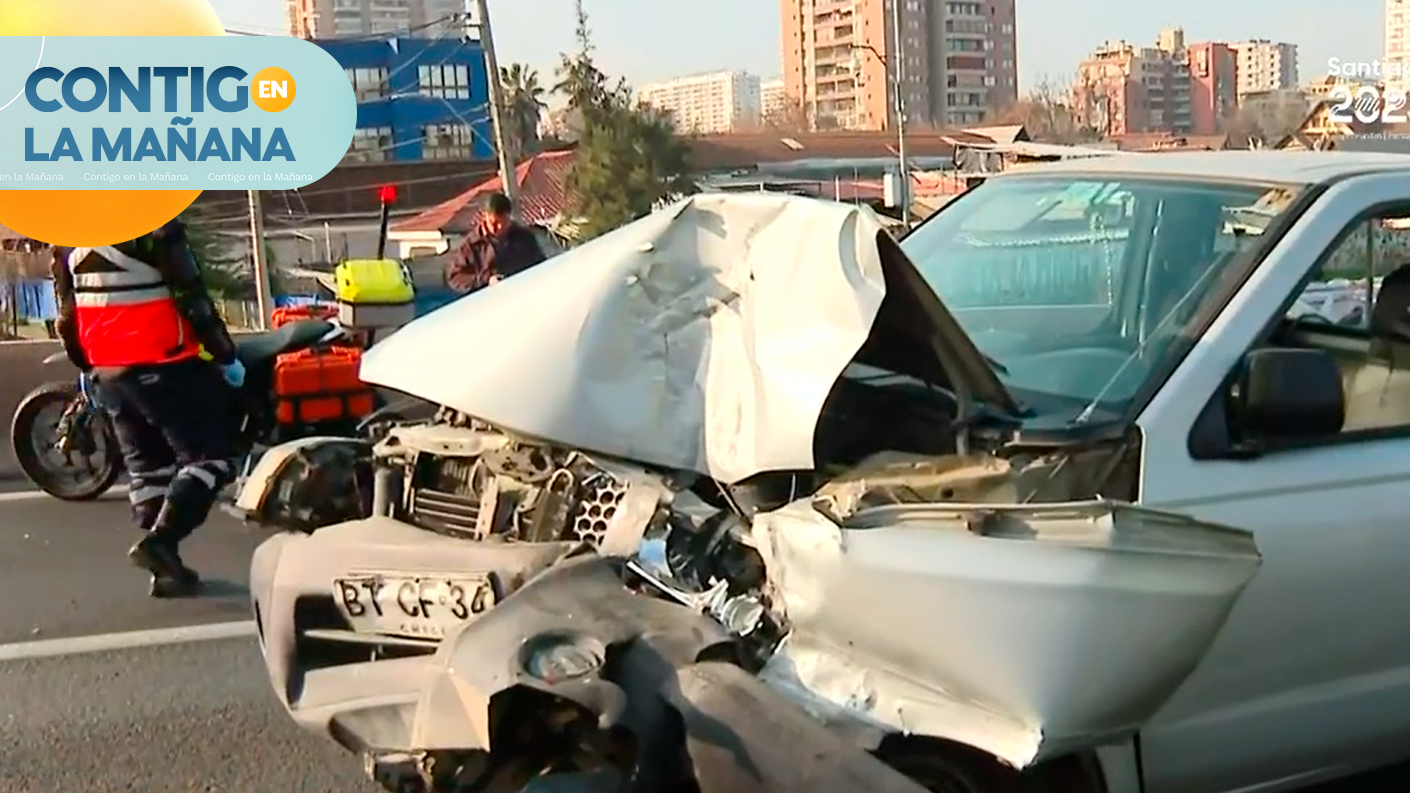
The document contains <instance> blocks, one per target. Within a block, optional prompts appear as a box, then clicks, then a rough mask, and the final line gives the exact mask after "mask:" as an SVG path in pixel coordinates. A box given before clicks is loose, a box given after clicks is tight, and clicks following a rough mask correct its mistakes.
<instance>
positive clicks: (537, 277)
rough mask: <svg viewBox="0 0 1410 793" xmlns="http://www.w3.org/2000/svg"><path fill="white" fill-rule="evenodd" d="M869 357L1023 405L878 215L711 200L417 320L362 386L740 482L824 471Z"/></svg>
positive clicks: (371, 356) (766, 201) (788, 200)
mask: <svg viewBox="0 0 1410 793" xmlns="http://www.w3.org/2000/svg"><path fill="white" fill-rule="evenodd" d="M888 287H889V288H890V290H891V291H890V293H889V294H888ZM888 298H889V299H888ZM884 304H885V306H884ZM884 308H885V310H883V309H884ZM879 316H881V317H882V320H883V321H881V322H878V317H879ZM881 329H884V330H885V333H886V338H885V339H881V338H878V334H879V333H880V330H881ZM864 348H865V349H864ZM859 351H862V354H861V355H859V354H858V353H859ZM854 358H855V359H856V360H858V361H860V362H867V363H873V364H875V365H880V366H882V367H883V368H887V369H890V370H891V371H896V372H900V373H903V374H910V375H913V376H916V377H919V378H920V379H922V380H925V381H927V382H931V383H934V384H936V385H940V386H944V387H952V388H956V389H959V390H961V391H963V392H964V394H965V395H966V398H967V397H968V396H973V397H974V398H977V399H981V400H987V401H990V402H996V403H998V404H999V407H1001V408H1003V407H1005V406H1006V405H1008V404H1011V400H1010V399H1009V398H1008V395H1007V393H1006V392H1005V391H1004V390H1003V387H1002V386H1001V385H999V383H998V381H997V379H996V378H995V376H994V374H993V372H992V370H990V369H989V368H988V366H987V365H986V364H985V363H984V362H983V359H982V356H980V354H979V352H978V351H977V350H976V349H975V348H974V347H973V345H972V344H971V343H970V342H969V340H968V338H967V337H965V336H964V334H963V332H962V331H960V330H959V326H958V325H957V324H956V323H955V322H954V319H953V318H952V317H950V316H949V313H948V312H947V311H946V310H945V309H944V307H943V306H942V305H941V303H940V301H939V299H938V298H937V297H936V296H935V294H934V293H933V292H932V291H931V290H930V289H929V287H928V286H926V285H925V282H924V280H923V279H921V278H920V276H919V274H918V273H916V271H915V270H914V268H913V267H912V266H911V265H910V263H909V262H908V261H907V260H906V259H905V256H904V254H902V253H901V251H900V248H899V247H897V246H896V245H895V243H894V242H893V241H892V240H891V238H890V236H889V235H888V234H887V233H886V232H885V231H884V228H883V226H882V225H881V222H880V220H879V219H878V218H877V217H876V215H875V214H874V213H873V212H872V211H871V210H870V209H868V208H865V207H857V206H849V205H845V204H840V203H833V202H825V201H817V200H813V199H807V198H799V197H795V196H787V195H779V194H716V195H701V196H695V197H693V198H690V199H688V200H686V201H683V202H681V203H679V204H676V205H674V206H672V207H670V208H668V209H665V210H662V211H660V212H657V213H655V214H652V215H650V216H648V217H645V218H643V219H641V220H638V221H636V222H634V223H631V224H629V225H627V226H624V227H622V228H620V229H617V230H616V231H613V232H612V233H610V234H607V235H604V236H603V237H600V238H598V239H596V240H593V241H591V242H589V243H587V244H585V245H583V246H581V247H578V248H576V249H573V250H571V251H568V252H566V253H563V254H561V255H559V256H556V257H554V258H552V259H550V260H549V261H547V262H545V263H544V264H542V265H540V266H538V267H536V268H534V269H532V270H530V271H528V272H526V273H523V274H520V275H517V276H515V277H513V278H510V279H507V280H505V281H504V282H502V283H500V284H498V285H496V286H494V287H493V288H490V289H486V290H483V291H481V292H477V293H475V294H472V295H469V296H467V297H465V298H462V299H460V300H457V301H456V302H454V303H452V304H450V305H448V306H446V307H444V308H442V309H440V310H438V311H435V312H433V313H431V314H429V315H427V316H425V317H422V318H420V319H417V320H416V321H414V322H412V323H410V324H409V325H407V326H406V327H404V328H402V329H401V330H399V331H398V332H396V333H395V334H394V335H392V336H391V337H389V338H388V339H386V340H385V341H383V342H382V343H380V344H378V345H376V346H375V347H373V348H372V349H371V350H370V351H368V353H367V355H366V357H365V359H364V362H363V367H362V379H363V380H364V381H365V382H368V383H371V384H374V385H380V386H385V387H388V388H393V389H397V390H399V391H402V392H405V393H408V394H411V395H413V396H417V397H420V398H422V399H426V400H429V401H431V402H435V403H438V404H441V405H445V406H447V407H451V408H454V409H456V410H459V411H461V412H463V413H466V414H469V415H472V416H475V417H476V418H479V419H481V420H484V421H487V422H490V423H491V424H494V425H496V426H498V427H501V428H503V429H505V430H508V431H510V432H515V433H519V434H522V435H525V436H529V437H536V438H541V439H545V440H552V441H554V442H556V443H559V444H562V445H566V446H572V447H576V448H580V449H585V450H590V451H594V452H598V453H602V454H605V455H611V456H615V457H619V458H625V459H630V460H635V461H638V462H641V463H645V464H647V465H654V466H660V467H663V468H669V469H675V470H687V471H694V472H698V473H702V474H705V475H708V476H710V477H712V478H714V479H717V480H720V481H722V482H726V483H733V482H737V481H740V480H742V479H746V478H748V477H750V476H753V475H755V474H757V473H760V472H764V471H771V470H803V469H809V468H812V467H813V464H814V461H813V433H814V429H815V427H816V425H817V422H818V418H819V414H820V412H821V410H822V407H823V403H824V401H825V399H826V398H827V396H828V393H829V391H830V390H831V389H832V387H833V385H834V383H835V382H836V381H837V379H838V378H839V376H841V374H842V372H843V370H844V369H845V368H846V367H847V366H848V364H849V363H850V362H851V361H852V360H853V359H854Z"/></svg>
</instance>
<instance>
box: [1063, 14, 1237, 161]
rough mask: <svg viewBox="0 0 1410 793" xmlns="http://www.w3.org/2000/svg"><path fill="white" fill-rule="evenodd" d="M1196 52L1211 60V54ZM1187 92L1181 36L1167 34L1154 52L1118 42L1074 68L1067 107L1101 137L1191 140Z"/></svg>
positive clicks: (1187, 70) (1177, 31)
mask: <svg viewBox="0 0 1410 793" xmlns="http://www.w3.org/2000/svg"><path fill="white" fill-rule="evenodd" d="M1201 51H1203V52H1206V53H1207V54H1209V55H1212V56H1213V57H1215V58H1216V59H1217V55H1216V54H1215V53H1217V52H1218V50H1217V49H1216V48H1212V47H1202V48H1201ZM1210 66H1211V67H1212V68H1211V71H1212V70H1213V68H1217V64H1215V63H1210ZM1206 79H1208V78H1206ZM1210 82H1211V83H1214V84H1217V77H1216V78H1215V79H1213V80H1211V81H1210ZM1191 87H1192V86H1191V76H1190V63H1189V53H1188V52H1187V50H1186V47H1185V34H1184V31H1183V30H1181V29H1180V28H1167V29H1165V30H1163V31H1161V34H1160V36H1159V38H1158V40H1157V44H1156V46H1154V47H1142V46H1137V45H1135V44H1132V43H1130V42H1127V41H1124V40H1119V41H1108V42H1106V43H1105V44H1103V45H1101V46H1100V47H1097V48H1096V49H1095V50H1093V51H1092V54H1091V55H1090V56H1088V57H1087V58H1086V59H1085V60H1083V61H1082V63H1081V64H1080V65H1078V67H1077V79H1076V81H1075V82H1074V83H1073V86H1072V102H1073V107H1074V109H1075V111H1076V114H1077V116H1078V117H1079V120H1080V121H1081V123H1084V124H1086V125H1088V126H1090V127H1092V128H1093V129H1096V130H1098V131H1100V132H1101V133H1102V134H1105V135H1130V134H1135V133H1141V132H1171V133H1176V134H1195V128H1194V118H1193V116H1192V114H1191V103H1190V99H1191Z"/></svg>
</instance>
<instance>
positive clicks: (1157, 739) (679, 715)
mask: <svg viewBox="0 0 1410 793" xmlns="http://www.w3.org/2000/svg"><path fill="white" fill-rule="evenodd" d="M1407 172H1410V164H1408V163H1407V162H1406V161H1405V160H1402V159H1401V158H1393V157H1373V156H1366V155H1349V154H1326V153H1308V154H1287V153H1261V152H1256V153H1237V154H1228V155H1225V154H1207V153H1200V154H1163V155H1158V156H1156V155H1151V156H1139V155H1133V156H1122V157H1113V158H1103V159H1096V160H1084V161H1079V162H1072V163H1062V164H1054V165H1048V166H1042V167H1034V168H1030V169H1025V170H1023V171H1021V172H1017V173H1012V174H1005V175H1002V176H999V177H995V178H992V179H990V180H988V181H986V182H985V183H984V184H983V185H981V186H979V187H978V188H976V189H974V190H972V191H971V192H969V193H968V194H966V195H965V196H963V197H961V198H959V199H957V200H956V201H954V202H952V203H951V204H949V205H948V206H947V207H946V208H944V209H943V210H942V211H941V212H939V213H938V214H937V215H935V216H934V217H933V218H931V219H930V220H928V221H927V222H926V223H925V224H924V225H922V226H921V227H920V228H918V229H917V230H916V231H914V232H913V233H912V234H911V235H910V236H908V237H907V238H906V239H905V240H904V241H903V242H902V243H901V245H900V246H898V245H897V244H896V243H895V242H893V241H892V239H891V238H890V237H889V236H888V235H887V234H886V233H884V231H883V229H882V226H881V224H880V223H879V221H878V220H877V218H876V217H875V216H874V215H873V214H872V213H871V212H870V211H869V210H866V209H863V208H856V207H850V206H846V205H842V204H836V203H830V202H819V201H813V200H808V199H801V198H793V197H786V196H777V195H768V194H763V195H754V194H750V195H707V196H698V197H695V198H692V199H690V200H687V201H685V202H683V203H681V204H679V205H677V206H674V207H672V208H670V209H668V210H664V211H662V212H659V213H657V214H655V215H652V216H650V217H648V218H645V219H643V220H641V221H638V222H636V223H633V224H631V225H629V226H627V227H624V228H622V229H620V230H618V231H616V232H613V233H612V234H609V235H607V236H605V237H602V238H600V239H598V240H595V241H593V242H591V243H588V244H586V245H584V246H582V247H580V248H577V249H575V250H573V251H570V252H568V253H565V254H563V255H561V256H559V257H556V258H555V259H553V260H551V261H550V262H549V263H546V264H545V265H543V266H541V267H539V268H536V269H534V270H532V271H529V272H528V273H525V274H523V275H520V276H516V277H515V278H512V279H509V280H507V281H505V282H503V283H501V284H499V285H498V286H496V287H494V288H493V289H490V290H486V291H484V292H482V293H477V294H475V295H473V296H471V297H468V298H465V299H463V300H460V301H458V302H456V303H454V304H452V305H450V306H447V307H446V308H443V309H441V310H439V311H437V312H435V313H433V314H431V315H429V316H427V317H424V318H422V319H419V320H417V321H416V322H414V323H412V324H411V325H409V326H407V327H406V328H404V329H403V330H401V331H399V332H398V333H396V334H395V335H394V336H392V337H391V338H389V339H388V340H386V341H384V342H383V343H381V344H379V345H378V346H377V347H376V348H374V349H373V350H372V351H371V352H370V353H369V354H368V356H367V358H366V361H365V364H364V370H363V375H364V379H366V380H367V381H369V382H372V383H375V384H378V385H382V386H386V387H390V388H395V389H397V390H400V391H403V392H406V393H409V394H412V395H415V396H417V397H420V398H423V399H425V400H428V401H430V402H433V403H435V404H437V405H440V406H442V407H441V411H440V413H439V414H438V415H437V417H436V419H435V420H433V421H429V422H421V423H411V424H402V425H399V426H394V427H392V428H391V429H390V430H389V431H388V432H387V433H386V435H385V436H384V437H383V438H382V439H381V440H380V442H378V443H376V444H375V446H372V445H368V444H365V443H362V442H359V441H352V440H340V439H331V438H324V439H305V440H301V441H297V442H295V443H292V444H288V445H286V446H283V447H278V448H276V449H274V450H272V451H270V452H269V453H267V454H266V456H265V457H264V458H263V459H262V460H261V462H260V464H259V466H258V467H257V468H256V470H255V471H254V472H253V473H252V475H251V476H250V478H249V481H248V483H247V485H246V486H245V488H244V490H243V491H242V492H241V494H240V495H239V499H238V503H239V505H240V507H241V508H242V509H244V510H245V511H246V513H247V514H248V515H249V516H250V517H251V518H252V519H253V520H256V521H260V522H262V523H266V524H270V525H277V526H281V527H284V528H287V529H290V531H288V532H286V533H283V534H280V535H278V536H276V537H274V538H273V539H271V540H269V541H268V542H266V543H265V544H264V545H262V546H261V547H260V549H259V550H258V552H257V553H256V556H255V559H254V562H253V570H252V586H251V589H252V597H253V601H254V609H255V616H256V619H257V621H258V625H259V634H260V642H261V647H262V648H263V651H264V653H265V657H266V660H267V662H268V666H269V670H270V675H271V680H272V682H273V684H274V688H275V690H276V692H277V693H278V695H279V697H280V699H281V700H282V701H283V702H284V704H285V705H286V706H287V708H288V709H289V712H290V713H291V714H292V715H293V717H294V718H295V719H296V720H297V721H298V722H300V723H301V724H303V725H304V726H306V727H307V728H309V729H312V730H315V731H319V732H323V733H325V734H327V735H329V736H330V737H332V738H333V739H334V740H336V741H337V742H338V743H340V744H341V745H343V746H344V747H346V748H348V749H349V750H351V751H354V752H357V753H360V754H362V755H364V756H365V757H366V758H367V762H368V768H369V770H370V771H371V772H372V774H373V776H374V777H375V778H377V779H378V780H379V781H381V782H382V783H383V784H384V785H386V786H387V787H388V789H392V790H416V791H433V792H434V793H444V792H447V791H471V790H513V789H516V788H518V787H520V786H523V785H525V784H529V783H530V782H531V781H532V780H535V779H536V778H539V777H541V776H542V775H544V774H549V773H558V772H588V771H592V772H597V773H599V774H600V775H602V776H599V777H594V779H596V780H598V782H599V783H600V784H601V785H602V787H601V789H604V790H632V791H652V792H653V793H654V792H655V791H663V790H670V791H676V790H682V791H686V790H699V791H702V793H726V792H727V791H728V793H735V792H736V791H762V790H773V791H791V792H796V791H800V790H803V789H805V788H806V789H807V790H808V791H809V793H820V792H821V791H832V790H861V789H866V790H873V791H882V790H885V791H891V790H895V791H905V790H909V791H917V790H932V791H942V790H943V791H970V792H972V793H998V792H1000V791H1014V790H1049V789H1052V790H1057V789H1061V790H1079V791H1093V792H1095V791H1111V792H1112V793H1125V792H1126V791H1131V793H1137V792H1139V793H1215V792H1216V791H1234V790H1253V789H1257V790H1278V789H1285V788H1289V787H1294V786H1300V785H1304V784H1308V783H1310V782H1312V781H1315V780H1317V779H1319V778H1329V777H1334V776H1339V775H1342V774H1346V773H1350V772H1352V771H1356V770H1360V769H1362V768H1365V767H1369V766H1373V765H1377V764H1380V763H1383V762H1387V761H1390V760H1394V759H1397V758H1399V757H1401V756H1404V755H1406V754H1410V752H1407V750H1406V749H1404V748H1402V745H1403V741H1402V740H1401V737H1402V736H1403V735H1404V733H1405V728H1406V727H1410V724H1406V723H1403V722H1410V716H1407V715H1404V714H1406V713H1410V708H1406V707H1402V705H1404V704H1406V703H1403V702H1400V699H1401V698H1402V697H1403V696H1405V694H1404V693H1403V692H1404V691H1406V690H1410V689H1406V688H1405V686H1404V685H1403V684H1402V680H1403V679H1404V678H1405V675H1404V674H1402V671H1401V670H1402V668H1403V665H1404V660H1403V659H1404V658H1405V654H1404V652H1403V637H1404V636H1405V635H1407V630H1410V617H1406V618H1400V617H1397V616H1395V614H1396V612H1398V611H1399V608H1398V605H1397V604H1398V603H1399V602H1401V596H1403V595H1406V594H1410V579H1407V577H1406V576H1404V575H1403V573H1401V572H1400V571H1399V568H1400V566H1401V564H1400V560H1401V559H1402V558H1404V555H1402V554H1400V553H1398V551H1400V550H1410V533H1406V532H1405V531H1403V526H1402V525H1401V524H1402V523H1403V519H1402V518H1401V517H1400V516H1401V515H1403V512H1404V509H1403V506H1402V505H1403V503H1404V497H1403V493H1404V487H1403V486H1402V484H1401V482H1402V480H1404V479H1405V478H1406V476H1407V475H1410V445H1407V443H1410V442H1407V441H1404V440H1400V439H1399V437H1398V436H1395V435H1393V434H1387V433H1385V432H1378V431H1377V429H1378V427H1377V426H1376V422H1377V421H1381V422H1385V421H1388V420H1389V417H1391V416H1392V415H1393V414H1394V410H1395V409H1396V407H1395V406H1394V405H1393V404H1391V405H1389V406H1388V403H1387V401H1386V399H1387V397H1385V394H1386V393H1388V392H1389V393H1391V394H1392V396H1391V397H1389V399H1390V400H1391V401H1392V402H1393V401H1394V400H1395V393H1398V392H1396V391H1395V389H1396V387H1397V386H1398V385H1399V384H1400V383H1401V378H1402V377H1403V375H1401V374H1399V373H1397V372H1396V371H1395V370H1394V366H1393V362H1394V360H1395V355H1396V350H1397V349H1399V348H1397V346H1396V345H1399V344H1404V345H1410V333H1402V332H1401V331H1399V330H1397V328H1400V327H1401V326H1400V325H1399V324H1398V323H1399V322H1400V315H1403V314H1404V313H1405V312H1406V309H1407V308H1410V290H1406V289H1405V288H1403V287H1402V288H1399V289H1393V288H1391V287H1390V286H1389V284H1392V283H1394V278H1395V276H1394V275H1391V276H1389V277H1387V278H1386V279H1385V281H1384V282H1383V284H1384V285H1383V286H1382V288H1381V290H1380V291H1379V293H1378V297H1377V298H1376V299H1377V301H1378V302H1377V303H1376V305H1375V306H1372V307H1370V308H1371V309H1372V310H1369V311H1368V312H1367V315H1368V316H1369V317H1371V321H1370V322H1369V328H1367V329H1365V330H1360V329H1356V328H1343V327H1337V326H1334V325H1331V324H1330V323H1325V322H1320V323H1311V324H1304V323H1302V322H1300V321H1299V320H1297V319H1295V318H1289V317H1288V312H1289V309H1290V307H1292V306H1293V305H1294V304H1295V302H1296V301H1297V299H1298V296H1299V294H1300V292H1301V291H1302V289H1303V288H1304V286H1305V285H1306V284H1308V283H1309V282H1313V281H1319V280H1326V279H1327V278H1328V277H1330V276H1329V275H1327V274H1323V273H1320V272H1319V271H1318V268H1319V267H1320V263H1321V262H1323V261H1326V260H1327V258H1328V257H1327V256H1326V255H1325V253H1326V252H1327V251H1328V250H1330V249H1333V248H1336V247H1337V246H1339V245H1341V244H1343V243H1345V242H1346V240H1348V239H1350V237H1349V236H1348V235H1349V234H1350V235H1352V236H1354V234H1355V233H1356V231H1357V230H1358V229H1361V228H1363V227H1367V226H1368V224H1374V223H1376V222H1378V216H1377V215H1376V214H1375V213H1376V212H1382V211H1389V210H1387V209H1386V208H1387V207H1389V208H1391V209H1394V208H1395V207H1396V206H1402V205H1403V206H1404V208H1406V209H1407V210H1410V194H1407V193H1406V187H1405V185H1406V184H1407V181H1406V177H1407V175H1410V173H1407ZM1358 239H1359V240H1360V241H1359V243H1358V244H1360V245H1362V247H1363V248H1364V249H1365V250H1367V251H1368V252H1369V255H1370V258H1369V259H1367V261H1366V266H1367V271H1366V277H1367V278H1370V277H1371V276H1373V275H1376V274H1381V273H1383V272H1384V271H1385V268H1383V267H1382V268H1381V269H1379V270H1377V269H1376V268H1377V267H1381V265H1380V264H1378V261H1379V260H1378V258H1377V257H1375V256H1374V250H1373V248H1374V245H1373V244H1372V242H1368V240H1370V241H1374V239H1375V236H1374V235H1372V234H1371V233H1370V231H1369V230H1367V232H1366V233H1365V234H1363V235H1362V237H1360V238H1358ZM1339 261H1340V260H1339ZM1407 273H1410V271H1407ZM1339 277H1344V274H1339ZM1395 301H1401V303H1403V305H1401V304H1396V303H1395ZM1382 304H1384V305H1382ZM1392 315H1394V316H1393V317H1392ZM1377 317H1392V319H1389V320H1385V321H1378V320H1377ZM1378 367H1379V368H1378ZM1405 396H1406V397H1407V399H1406V400H1405V402H1404V408H1403V409H1405V410H1406V411H1407V412H1406V417H1405V420H1404V421H1403V422H1402V423H1401V425H1400V426H1405V425H1407V424H1410V392H1407V393H1406V394H1405ZM1358 422H1359V423H1358ZM1379 428H1380V429H1383V427H1379ZM1264 555H1266V561H1265V560H1264V558H1263V557H1264ZM1260 566H1261V569H1260ZM1402 582H1405V583H1402ZM1402 623H1404V624H1402ZM604 780H605V781H604Z"/></svg>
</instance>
